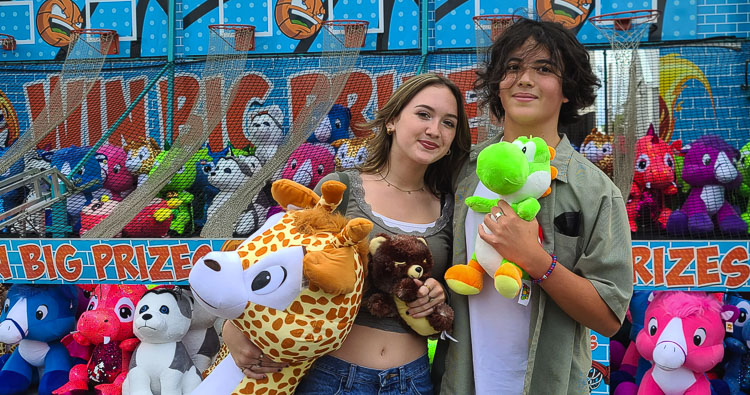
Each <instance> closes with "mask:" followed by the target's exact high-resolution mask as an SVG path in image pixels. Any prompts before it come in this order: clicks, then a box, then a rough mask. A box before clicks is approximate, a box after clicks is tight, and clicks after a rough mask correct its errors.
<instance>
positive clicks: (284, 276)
mask: <svg viewBox="0 0 750 395" xmlns="http://www.w3.org/2000/svg"><path fill="white" fill-rule="evenodd" d="M345 189H346V187H345V186H344V184H342V183H340V182H338V181H328V182H326V183H324V184H323V185H322V189H321V194H322V196H320V197H319V196H318V195H317V194H315V193H314V192H313V191H311V190H310V189H308V188H306V187H304V186H302V185H300V184H297V183H295V182H294V181H291V180H286V179H282V180H279V181H277V182H275V183H274V184H273V187H272V191H271V192H272V195H273V197H274V199H276V201H277V202H278V203H279V204H280V205H281V206H282V207H284V208H285V209H286V210H287V211H286V212H285V213H279V214H277V216H278V217H280V219H279V220H278V221H276V220H274V217H271V218H270V219H269V220H268V221H267V223H266V224H265V225H264V226H263V227H262V228H261V229H260V230H258V231H257V232H256V233H255V234H254V235H253V236H251V237H250V239H248V240H246V241H245V242H243V243H242V244H240V245H239V247H238V248H237V250H236V251H220V252H211V253H209V254H207V255H206V256H204V257H203V258H202V259H200V260H199V261H198V262H197V263H196V265H195V267H193V269H192V271H191V273H190V287H191V288H192V290H193V295H194V296H195V298H196V300H197V301H198V302H199V303H201V304H202V305H203V306H204V307H206V308H207V309H208V310H209V311H210V312H212V313H213V314H215V315H217V316H219V317H224V318H227V319H231V320H232V323H233V324H234V325H235V326H236V327H237V328H239V329H240V330H241V331H242V332H243V333H244V334H245V335H246V336H247V337H248V338H249V339H250V340H251V341H252V342H253V343H254V344H255V345H256V346H258V347H259V348H260V349H261V351H262V352H263V353H264V354H265V355H267V356H269V357H270V358H272V359H273V360H275V361H277V362H285V363H288V364H289V365H290V366H289V367H288V368H285V369H283V370H282V371H281V372H278V373H273V374H269V375H267V376H268V377H267V378H266V379H263V380H253V379H248V378H243V379H242V382H239V383H237V384H238V386H237V388H236V390H235V392H234V393H239V394H243V393H249V394H251V393H260V392H258V391H260V389H261V388H267V391H269V393H271V392H275V391H280V392H282V393H287V392H289V393H291V392H293V391H294V388H295V387H296V385H297V383H298V382H299V379H300V378H301V377H302V375H303V374H304V372H306V371H307V369H308V368H309V367H310V365H311V364H312V362H313V361H314V359H315V358H317V357H319V356H321V355H324V354H326V353H328V352H331V351H333V350H336V349H337V348H339V347H340V346H341V344H342V343H343V341H344V339H345V338H346V336H347V335H348V333H349V331H350V330H351V327H352V325H353V323H354V317H355V316H356V314H357V312H358V310H359V306H360V304H361V301H362V288H363V282H364V277H365V267H366V262H365V260H366V257H367V251H368V244H367V240H366V239H367V235H368V234H369V233H370V230H371V229H372V223H371V222H370V221H368V220H365V219H362V218H356V219H352V220H347V219H346V218H344V217H343V216H341V215H340V214H338V213H335V212H334V209H335V208H336V207H337V206H338V204H339V203H340V202H341V199H342V196H343V192H344V190H345ZM226 356H227V352H226V348H225V347H223V352H220V353H219V356H218V357H217V360H218V361H217V364H216V366H218V367H217V368H216V369H214V370H213V371H212V372H211V373H210V374H211V375H213V374H217V373H218V374H222V373H221V366H222V365H223V364H221V360H223V359H224V358H225V357H226ZM229 360H230V361H231V358H230V359H229ZM234 368H235V369H236V367H234ZM209 369H211V368H209ZM243 377H244V376H243ZM207 390H208V389H207ZM271 390H273V391H271Z"/></svg>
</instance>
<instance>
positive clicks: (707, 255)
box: [695, 246, 721, 286]
mask: <svg viewBox="0 0 750 395" xmlns="http://www.w3.org/2000/svg"><path fill="white" fill-rule="evenodd" d="M695 257H696V258H695V268H696V270H695V272H696V274H697V277H698V285H699V286H707V285H716V284H721V276H720V275H719V261H717V260H713V259H711V258H718V257H719V247H717V246H709V247H699V248H697V249H696V252H695Z"/></svg>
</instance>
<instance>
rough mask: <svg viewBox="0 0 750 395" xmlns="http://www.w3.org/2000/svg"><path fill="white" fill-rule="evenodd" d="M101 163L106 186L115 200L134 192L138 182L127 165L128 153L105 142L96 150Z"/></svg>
mask: <svg viewBox="0 0 750 395" xmlns="http://www.w3.org/2000/svg"><path fill="white" fill-rule="evenodd" d="M96 153H97V154H98V155H97V158H98V159H99V165H100V166H101V167H102V169H104V173H105V174H106V176H105V177H104V188H106V189H107V190H108V191H109V192H110V193H111V196H110V198H112V199H113V200H116V201H120V200H122V199H123V198H125V197H126V196H128V194H130V192H132V191H133V190H134V189H135V187H136V183H137V182H138V181H137V179H136V178H135V177H133V175H132V174H130V171H129V170H128V167H127V163H126V162H127V158H128V154H127V153H126V152H125V150H123V149H122V148H120V147H117V146H114V145H110V144H104V145H102V146H101V147H99V149H98V150H96Z"/></svg>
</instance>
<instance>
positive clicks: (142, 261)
mask: <svg viewBox="0 0 750 395" xmlns="http://www.w3.org/2000/svg"><path fill="white" fill-rule="evenodd" d="M135 261H136V262H138V272H139V273H140V278H141V279H146V278H148V265H146V249H145V248H144V247H143V246H142V245H140V246H135Z"/></svg>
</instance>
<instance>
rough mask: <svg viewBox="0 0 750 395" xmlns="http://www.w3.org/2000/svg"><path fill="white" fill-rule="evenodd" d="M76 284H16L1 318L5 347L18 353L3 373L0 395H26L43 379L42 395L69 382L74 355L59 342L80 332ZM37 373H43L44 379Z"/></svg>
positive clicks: (2, 338)
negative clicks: (13, 347)
mask: <svg viewBox="0 0 750 395" xmlns="http://www.w3.org/2000/svg"><path fill="white" fill-rule="evenodd" d="M77 306H78V289H77V288H76V287H75V286H74V285H67V284H66V285H24V284H16V285H13V286H12V287H11V288H10V290H9V291H8V297H7V299H6V300H5V302H4V304H3V309H2V314H0V342H2V343H6V344H18V348H17V349H16V350H15V351H14V352H13V354H11V356H10V358H9V359H8V360H7V361H6V362H5V363H4V364H3V365H2V369H1V370H0V383H1V384H0V393H2V394H17V393H24V392H25V391H26V390H27V389H28V388H29V387H30V386H31V385H32V384H33V383H34V381H36V380H37V378H38V380H39V387H38V391H39V393H40V394H51V393H52V391H54V390H56V389H57V388H59V387H60V386H62V385H63V384H65V382H66V381H67V377H68V372H69V371H70V368H71V366H72V362H71V359H70V354H69V353H68V350H67V349H66V348H65V346H64V345H62V343H60V339H62V338H63V336H65V335H67V334H68V333H70V331H72V330H73V328H74V327H75V313H76V307H77ZM37 368H40V369H43V374H41V377H39V372H37Z"/></svg>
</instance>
